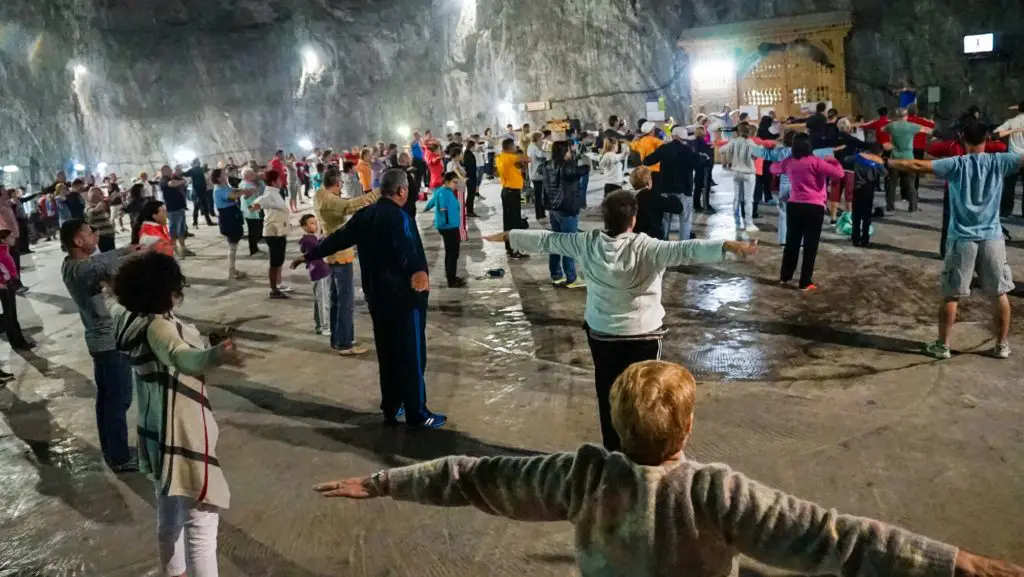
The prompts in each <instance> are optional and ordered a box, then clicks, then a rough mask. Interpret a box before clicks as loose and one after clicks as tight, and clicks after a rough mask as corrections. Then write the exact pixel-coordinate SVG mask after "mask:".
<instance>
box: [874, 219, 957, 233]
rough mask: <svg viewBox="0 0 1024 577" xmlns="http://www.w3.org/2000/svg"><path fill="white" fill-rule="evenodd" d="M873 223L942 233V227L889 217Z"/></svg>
mask: <svg viewBox="0 0 1024 577" xmlns="http://www.w3.org/2000/svg"><path fill="white" fill-rule="evenodd" d="M872 223H873V224H879V225H882V224H892V225H895V226H902V227H905V228H913V229H916V230H926V231H928V232H938V233H941V232H942V227H940V226H936V225H932V224H924V223H923V222H908V221H905V220H899V219H896V218H891V217H889V218H878V219H873V220H872Z"/></svg>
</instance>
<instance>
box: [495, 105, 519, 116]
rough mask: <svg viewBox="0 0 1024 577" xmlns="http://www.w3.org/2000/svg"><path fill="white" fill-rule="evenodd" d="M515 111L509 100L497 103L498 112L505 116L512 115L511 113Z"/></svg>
mask: <svg viewBox="0 0 1024 577" xmlns="http://www.w3.org/2000/svg"><path fill="white" fill-rule="evenodd" d="M515 111H516V110H515V108H514V107H513V106H512V103H511V102H500V103H498V112H500V113H502V114H504V115H505V116H512V114H513V113H515Z"/></svg>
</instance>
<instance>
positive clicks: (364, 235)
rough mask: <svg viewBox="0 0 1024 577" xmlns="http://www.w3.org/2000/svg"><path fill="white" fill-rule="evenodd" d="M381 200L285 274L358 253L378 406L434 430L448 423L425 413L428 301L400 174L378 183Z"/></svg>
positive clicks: (388, 416)
mask: <svg viewBox="0 0 1024 577" xmlns="http://www.w3.org/2000/svg"><path fill="white" fill-rule="evenodd" d="M380 189H381V190H380V193H381V199H380V200H379V201H377V202H376V203H375V204H371V205H370V206H367V207H366V208H363V209H362V210H360V211H359V212H357V213H355V214H354V215H353V216H352V219H351V220H349V221H348V223H346V224H345V226H343V227H341V228H340V229H338V230H337V231H335V232H334V233H332V234H331V235H330V236H328V237H327V238H325V239H324V240H323V241H322V242H321V243H320V246H318V247H317V248H316V249H315V250H313V251H310V252H307V253H306V254H305V256H304V257H303V258H301V259H297V260H295V261H294V262H292V268H295V267H297V266H298V265H300V264H302V263H304V262H307V261H312V260H316V259H320V258H324V257H326V256H329V255H332V254H334V253H336V252H338V251H339V250H343V249H346V248H349V247H353V246H355V247H358V249H359V268H360V270H361V272H362V277H363V293H364V294H365V295H366V304H367V305H368V306H369V308H370V318H371V319H372V320H373V339H374V344H375V345H376V348H377V363H378V365H379V369H380V393H381V403H380V408H381V410H382V411H383V412H384V418H385V420H386V421H387V422H388V423H389V424H394V423H396V422H397V419H398V417H400V416H402V414H403V413H404V414H405V422H406V424H408V425H409V426H410V427H414V428H426V429H437V428H440V427H442V426H443V425H444V424H445V422H446V421H447V418H446V417H445V416H444V415H440V414H435V413H431V412H430V411H429V410H427V392H426V383H425V381H424V380H423V372H424V370H425V369H426V365H427V343H426V326H427V297H428V295H429V290H430V281H429V277H428V276H427V258H426V255H425V254H424V253H423V243H422V242H421V241H420V235H419V230H418V229H417V228H416V221H414V220H413V219H411V218H409V215H408V213H406V212H405V210H403V208H404V206H405V202H406V199H407V197H408V195H409V178H408V176H406V173H405V171H404V170H401V169H389V170H388V171H386V172H385V173H384V175H383V177H382V178H381V184H380Z"/></svg>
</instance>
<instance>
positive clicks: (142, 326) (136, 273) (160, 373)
mask: <svg viewBox="0 0 1024 577" xmlns="http://www.w3.org/2000/svg"><path fill="white" fill-rule="evenodd" d="M184 283H185V277H184V275H183V274H182V272H181V268H180V267H179V266H178V263H177V261H175V260H174V257H172V256H168V255H165V254H161V253H159V252H156V251H146V252H144V253H141V254H139V255H138V256H135V257H132V258H130V259H129V260H127V261H125V262H124V263H123V264H122V265H121V266H120V268H119V269H118V271H117V275H116V276H115V277H114V282H113V291H112V292H113V295H110V294H108V296H107V307H108V309H109V310H110V313H111V315H112V316H113V317H114V322H115V337H116V344H117V348H118V349H119V350H121V351H124V352H126V353H128V354H129V355H130V356H131V360H132V363H131V364H132V372H133V374H134V378H135V387H136V397H137V399H138V401H137V403H136V406H137V407H138V411H139V418H138V431H139V439H138V445H139V470H140V471H141V472H143V473H146V474H148V475H149V476H150V478H152V479H153V482H154V484H155V486H156V495H157V533H158V544H159V547H158V549H159V551H160V563H161V566H162V568H163V570H164V573H163V574H164V575H165V576H167V577H179V576H182V575H186V571H187V574H188V575H189V576H190V577H217V525H218V520H219V517H220V510H222V509H227V508H228V505H229V504H230V498H231V495H230V492H229V491H228V485H227V481H225V479H224V474H223V473H222V471H221V469H220V461H219V460H218V459H217V437H218V432H219V430H218V428H217V422H216V421H215V420H214V418H213V412H212V409H211V407H210V400H209V398H208V397H207V393H206V382H205V379H204V376H203V375H204V374H205V373H206V372H207V371H209V370H210V369H213V368H214V367H217V366H219V365H234V366H241V364H242V362H241V358H240V357H239V355H238V353H237V351H236V349H235V347H234V345H233V344H232V342H231V340H230V339H225V340H222V341H220V342H219V343H216V344H214V345H212V346H211V344H210V342H209V341H207V339H206V338H204V337H203V336H202V335H200V334H199V331H198V330H196V328H195V327H194V326H192V325H190V324H188V323H185V322H184V321H182V320H181V319H179V318H178V317H177V316H175V314H174V310H173V309H174V305H175V303H176V302H178V301H179V300H180V299H181V291H182V288H183V286H184ZM114 297H116V299H115V298H114ZM186 541H187V543H188V547H187V550H188V553H187V554H186V546H185V543H186Z"/></svg>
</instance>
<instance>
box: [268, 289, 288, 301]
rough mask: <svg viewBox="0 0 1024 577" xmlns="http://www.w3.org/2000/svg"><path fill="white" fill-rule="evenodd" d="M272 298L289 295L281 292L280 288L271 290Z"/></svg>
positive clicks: (284, 297) (283, 297) (285, 297)
mask: <svg viewBox="0 0 1024 577" xmlns="http://www.w3.org/2000/svg"><path fill="white" fill-rule="evenodd" d="M270 298H272V299H287V298H288V295H286V294H284V293H283V292H281V291H279V290H272V291H270Z"/></svg>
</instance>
